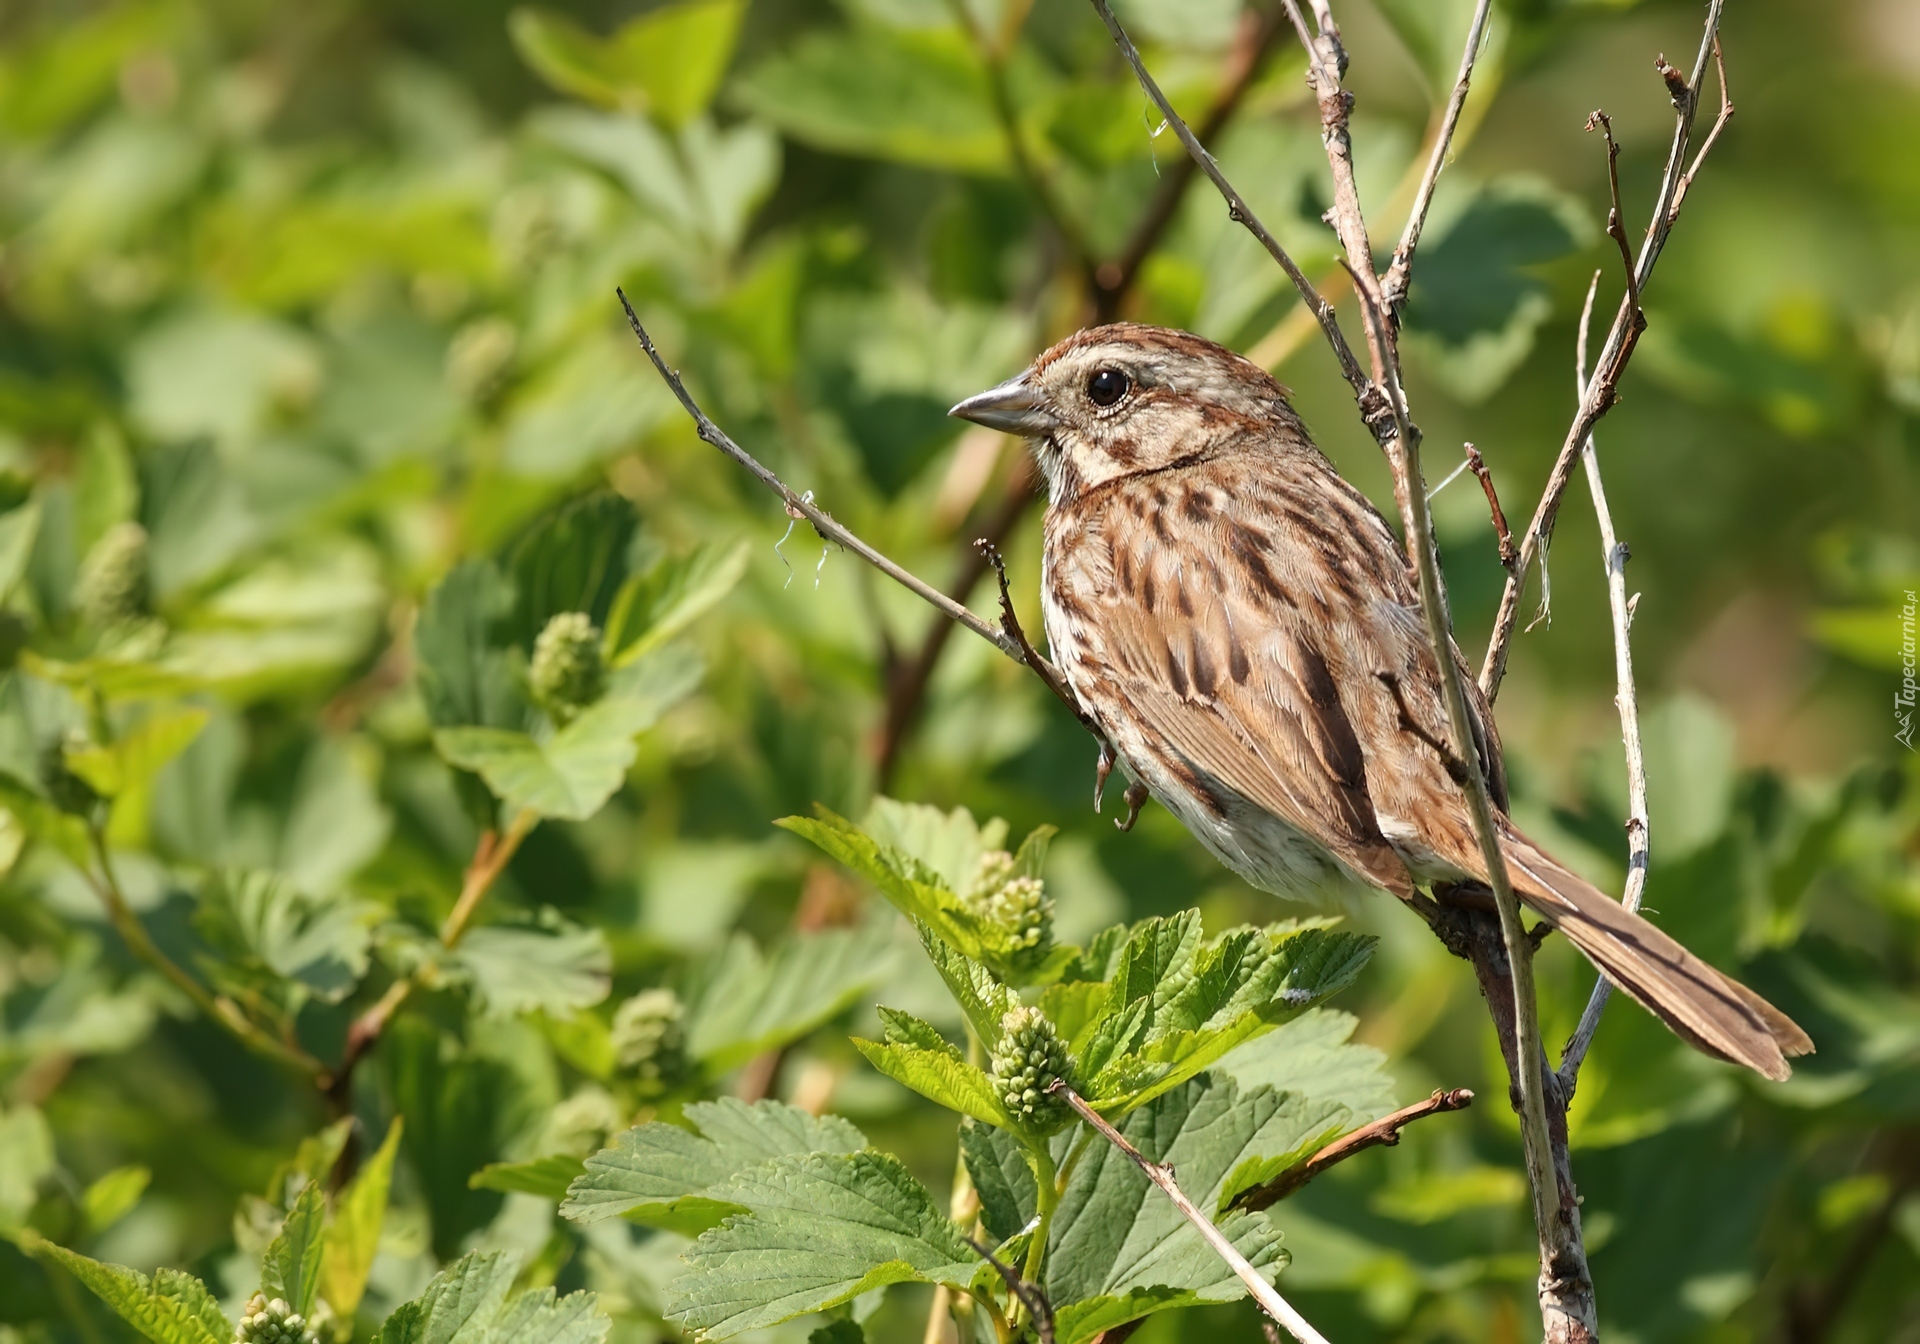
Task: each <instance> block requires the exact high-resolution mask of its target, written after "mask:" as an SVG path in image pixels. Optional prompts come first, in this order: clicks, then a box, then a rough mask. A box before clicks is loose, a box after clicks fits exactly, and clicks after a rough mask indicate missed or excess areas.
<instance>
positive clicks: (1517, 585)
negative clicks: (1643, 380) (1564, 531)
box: [1480, 0, 1732, 700]
mask: <svg viewBox="0 0 1920 1344" xmlns="http://www.w3.org/2000/svg"><path fill="white" fill-rule="evenodd" d="M1724 8H1725V0H1709V3H1708V6H1707V19H1706V27H1705V31H1704V32H1703V33H1702V35H1701V38H1700V52H1699V55H1698V56H1697V57H1696V58H1695V60H1694V64H1693V74H1692V77H1691V78H1690V79H1686V80H1684V81H1678V82H1676V81H1674V80H1668V81H1667V87H1668V90H1669V92H1670V93H1671V94H1672V95H1673V101H1674V109H1675V110H1674V128H1673V142H1672V144H1671V145H1670V146H1669V148H1668V150H1667V163H1666V167H1665V169H1664V170H1663V171H1662V173H1661V177H1660V189H1659V191H1658V192H1657V193H1656V195H1655V199H1654V204H1653V212H1652V222H1651V223H1649V224H1648V226H1647V236H1646V239H1645V241H1644V242H1643V243H1642V244H1641V247H1640V256H1639V259H1638V261H1636V262H1635V263H1634V267H1633V293H1634V294H1635V295H1639V294H1642V293H1645V292H1646V288H1647V282H1648V281H1649V280H1650V279H1651V278H1652V277H1653V268H1654V266H1655V265H1656V264H1657V263H1658V262H1659V260H1660V253H1661V251H1662V250H1663V249H1664V248H1665V246H1666V242H1667V238H1668V236H1669V235H1670V234H1671V233H1672V232H1673V226H1674V223H1675V222H1676V221H1677V220H1678V219H1679V218H1680V199H1681V197H1682V196H1683V195H1684V189H1683V187H1682V185H1681V184H1682V183H1683V182H1688V181H1690V180H1691V174H1692V173H1693V172H1694V171H1695V170H1697V169H1698V168H1699V166H1700V162H1701V159H1702V157H1703V156H1704V155H1705V153H1706V151H1707V150H1708V149H1709V148H1711V147H1712V144H1713V141H1714V140H1715V139H1716V138H1717V136H1718V133H1719V128H1720V127H1721V126H1723V125H1725V123H1726V120H1727V118H1728V117H1730V116H1731V115H1732V104H1731V103H1729V102H1726V101H1725V90H1726V86H1725V84H1724V83H1723V84H1722V85H1721V93H1722V111H1721V116H1720V119H1719V120H1718V121H1716V122H1715V125H1714V131H1713V132H1712V133H1711V134H1709V136H1708V138H1707V140H1706V142H1705V143H1703V144H1702V145H1701V148H1700V154H1698V155H1696V156H1695V157H1694V159H1693V162H1692V165H1691V166H1689V165H1688V160H1687V147H1688V145H1689V143H1690V142H1691V138H1692V133H1693V124H1694V118H1695V113H1696V112H1697V111H1698V110H1699V104H1700V82H1701V80H1702V79H1703V78H1705V76H1706V69H1707V60H1708V58H1709V57H1710V56H1713V55H1714V54H1715V53H1717V52H1718V50H1719V44H1720V36H1719V34H1720V16H1721V11H1722V10H1723V9H1724ZM1662 64H1664V62H1662ZM1636 312H1637V309H1636V308H1635V307H1634V306H1633V305H1631V304H1629V303H1628V302H1627V301H1626V300H1625V299H1624V298H1623V299H1622V300H1621V303H1620V309H1619V311H1618V313H1616V314H1615V316H1614V319H1613V325H1612V326H1611V327H1610V328H1609V329H1608V331H1607V339H1606V341H1605V342H1604V343H1603V344H1602V345H1601V347H1600V354H1599V357H1598V358H1597V359H1596V360H1595V361H1594V368H1593V373H1592V376H1591V377H1590V378H1589V379H1588V380H1587V384H1586V387H1585V389H1584V390H1583V392H1582V394H1581V397H1580V405H1579V409H1578V410H1576V411H1575V412H1574V417H1573V423H1572V424H1571V425H1570V426H1568V428H1567V435H1566V438H1565V439H1563V440H1562V441H1561V444H1560V451H1559V453H1558V455H1557V456H1556V457H1555V458H1554V463H1553V469H1552V470H1551V471H1550V472H1549V473H1548V474H1547V484H1546V488H1545V489H1544V490H1543V491H1541V494H1540V502H1539V504H1538V505H1537V506H1536V507H1535V508H1534V511H1533V517H1532V519H1531V520H1530V521H1529V522H1528V523H1527V530H1526V532H1525V533H1524V534H1523V535H1522V536H1521V538H1520V568H1519V570H1518V572H1517V573H1514V574H1510V575H1509V576H1508V577H1507V583H1506V587H1505V588H1504V589H1503V590H1502V591H1501V594H1500V609H1499V612H1498V614H1497V615H1496V616H1495V617H1494V625H1493V638H1492V639H1491V640H1490V641H1488V644H1487V656H1486V658H1485V660H1484V661H1483V662H1482V664H1481V667H1480V689H1481V690H1482V691H1483V692H1485V694H1486V697H1487V699H1489V700H1492V699H1493V698H1494V697H1496V696H1497V695H1498V694H1499V692H1500V682H1501V679H1502V678H1504V677H1505V676H1506V671H1507V654H1508V653H1509V651H1510V650H1511V648H1512V644H1513V636H1514V631H1515V628H1516V627H1517V626H1518V624H1519V619H1520V596H1521V594H1520V589H1521V586H1522V579H1523V578H1524V577H1525V575H1526V571H1527V569H1528V568H1529V567H1530V566H1531V565H1532V564H1533V563H1534V561H1535V560H1536V559H1538V558H1539V557H1540V556H1541V555H1542V554H1543V553H1544V551H1545V549H1546V543H1547V541H1548V539H1549V538H1550V537H1551V536H1552V534H1553V524H1554V520H1555V518H1557V517H1558V516H1559V513H1560V505H1561V502H1562V501H1563V500H1564V499H1565V498H1566V492H1567V487H1568V485H1569V484H1570V483H1571V482H1572V479H1573V466H1574V463H1575V461H1576V460H1577V459H1578V458H1579V456H1580V453H1581V450H1582V449H1583V448H1584V447H1585V446H1586V442H1587V439H1588V437H1589V436H1590V435H1591V434H1592V433H1593V427H1594V425H1595V424H1596V423H1598V422H1599V420H1600V418H1601V417H1602V416H1604V415H1605V414H1606V413H1607V411H1608V410H1610V409H1611V408H1612V406H1613V404H1614V402H1615V401H1617V400H1618V399H1619V386H1620V379H1621V376H1622V375H1623V374H1625V373H1626V369H1627V362H1628V361H1629V360H1630V359H1631V358H1632V357H1633V350H1634V346H1635V345H1636V344H1637V343H1638V342H1639V339H1640V332H1641V330H1642V328H1643V327H1644V326H1645V321H1644V316H1642V317H1641V320H1639V321H1636V320H1635V316H1636Z"/></svg>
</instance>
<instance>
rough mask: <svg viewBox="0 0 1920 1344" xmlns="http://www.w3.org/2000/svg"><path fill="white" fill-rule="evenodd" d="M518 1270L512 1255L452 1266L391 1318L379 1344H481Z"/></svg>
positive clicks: (472, 1257) (467, 1258)
mask: <svg viewBox="0 0 1920 1344" xmlns="http://www.w3.org/2000/svg"><path fill="white" fill-rule="evenodd" d="M519 1268H520V1262H519V1257H518V1256H516V1255H514V1254H512V1253H511V1252H508V1251H491V1252H485V1253H482V1252H478V1251H476V1252H474V1253H472V1254H469V1255H464V1256H462V1257H461V1258H460V1259H458V1260H456V1261H455V1262H454V1263H453V1264H451V1265H448V1266H447V1267H446V1268H445V1269H443V1270H441V1271H440V1272H439V1273H438V1274H436V1275H434V1277H433V1281H432V1282H431V1283H429V1284H428V1285H427V1289H426V1291H425V1292H423V1293H422V1294H421V1295H420V1296H419V1297H417V1298H415V1299H414V1300H413V1301H412V1302H410V1303H408V1304H407V1305H406V1306H405V1307H402V1308H401V1309H400V1310H399V1311H396V1312H394V1313H393V1315H392V1316H389V1317H388V1318H387V1321H386V1324H384V1325H382V1326H381V1327H380V1335H379V1344H479V1341H481V1340H485V1339H487V1338H489V1337H490V1334H491V1332H490V1331H489V1330H488V1329H487V1326H488V1324H489V1323H490V1322H492V1320H493V1319H494V1318H495V1317H496V1316H498V1315H499V1313H500V1308H501V1307H502V1306H503V1305H504V1304H505V1302H506V1298H507V1290H508V1289H509V1288H511V1287H512V1285H513V1276H514V1274H515V1273H516V1272H518V1270H519Z"/></svg>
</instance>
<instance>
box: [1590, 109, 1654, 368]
mask: <svg viewBox="0 0 1920 1344" xmlns="http://www.w3.org/2000/svg"><path fill="white" fill-rule="evenodd" d="M1595 126H1598V127H1599V128H1600V133H1601V134H1602V135H1604V136H1606V138H1607V196H1608V203H1607V237H1609V238H1611V239H1613V241H1614V242H1615V243H1617V244H1619V246H1620V269H1621V271H1622V273H1623V274H1625V276H1626V278H1627V307H1628V308H1630V309H1633V310H1634V311H1636V312H1637V311H1638V310H1639V308H1640V286H1639V285H1638V284H1636V283H1635V282H1634V276H1633V247H1632V245H1631V244H1629V243H1628V242H1627V226H1626V221H1625V220H1624V218H1623V217H1622V216H1621V214H1620V142H1619V141H1618V140H1615V139H1614V138H1613V118H1611V117H1609V116H1608V115H1607V114H1606V113H1605V112H1603V111H1601V110H1600V109H1599V108H1597V107H1596V108H1594V109H1593V111H1592V112H1590V113H1588V114H1587V130H1588V132H1589V133H1591V132H1592V130H1593V128H1594V127H1595ZM1580 380H1581V381H1580V385H1579V386H1578V387H1577V388H1575V389H1574V390H1575V392H1576V393H1578V392H1584V391H1586V374H1585V373H1582V374H1581V375H1580Z"/></svg>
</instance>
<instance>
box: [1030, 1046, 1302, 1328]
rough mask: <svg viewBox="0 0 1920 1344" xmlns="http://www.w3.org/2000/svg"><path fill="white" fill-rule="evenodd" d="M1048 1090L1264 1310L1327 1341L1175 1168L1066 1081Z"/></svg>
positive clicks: (1283, 1323)
mask: <svg viewBox="0 0 1920 1344" xmlns="http://www.w3.org/2000/svg"><path fill="white" fill-rule="evenodd" d="M1047 1090H1048V1091H1049V1092H1053V1093H1057V1094H1058V1095H1059V1096H1060V1097H1062V1098H1063V1099H1064V1100H1065V1101H1066V1103H1067V1105H1069V1106H1071V1107H1073V1109H1074V1111H1075V1112H1077V1113H1078V1114H1079V1116H1080V1118H1081V1119H1082V1120H1085V1121H1086V1122H1087V1123H1088V1124H1089V1125H1092V1126H1093V1128H1094V1130H1095V1131H1096V1132H1098V1133H1099V1135H1100V1137H1101V1138H1103V1139H1105V1140H1106V1141H1107V1142H1108V1143H1110V1144H1112V1145H1113V1146H1114V1147H1115V1148H1117V1149H1119V1150H1120V1151H1121V1152H1122V1153H1123V1154H1125V1155H1126V1157H1127V1159H1128V1160H1129V1161H1131V1162H1132V1163H1133V1165H1134V1166H1136V1167H1138V1168H1140V1171H1141V1174H1143V1175H1144V1176H1145V1177H1146V1178H1147V1179H1148V1180H1150V1181H1152V1182H1153V1183H1154V1184H1155V1185H1157V1186H1159V1187H1160V1191H1161V1193H1162V1194H1164V1195H1165V1196H1166V1197H1167V1198H1168V1199H1170V1200H1172V1201H1173V1206H1174V1207H1175V1208H1176V1209H1178V1210H1180V1216H1181V1217H1183V1218H1185V1219H1186V1220H1187V1221H1188V1222H1189V1223H1191V1224H1193V1229H1194V1231H1196V1232H1198V1233H1199V1234H1200V1237H1201V1239H1202V1240H1203V1241H1205V1242H1206V1243H1207V1245H1209V1246H1211V1247H1212V1248H1213V1253H1214V1254H1215V1255H1217V1256H1219V1257H1220V1258H1221V1259H1222V1260H1224V1261H1226V1262H1227V1265H1228V1267H1229V1268H1231V1269H1232V1270H1233V1272H1234V1276H1235V1277H1236V1278H1238V1279H1239V1280H1240V1282H1242V1283H1244V1284H1246V1285H1247V1291H1248V1292H1250V1293H1252V1294H1253V1300H1254V1301H1255V1302H1258V1303H1259V1304H1260V1309H1261V1310H1262V1311H1264V1312H1266V1313H1267V1315H1269V1316H1271V1317H1272V1318H1273V1319H1274V1320H1276V1321H1278V1322H1279V1323H1280V1324H1281V1325H1283V1326H1285V1327H1286V1330H1287V1333H1288V1334H1290V1335H1292V1336H1293V1337H1294V1338H1295V1339H1296V1340H1298V1341H1299V1344H1327V1340H1326V1337H1325V1336H1324V1335H1322V1334H1321V1333H1320V1332H1319V1331H1318V1330H1315V1329H1314V1328H1313V1327H1312V1326H1311V1325H1309V1324H1308V1323H1307V1319H1306V1317H1304V1316H1302V1315H1301V1314H1300V1313H1299V1312H1297V1311H1295V1310H1294V1309H1293V1307H1292V1306H1291V1305H1290V1304H1289V1303H1288V1302H1287V1299H1286V1298H1284V1297H1282V1296H1280V1294H1279V1293H1278V1292H1277V1291H1275V1289H1274V1286H1273V1285H1272V1284H1271V1283H1269V1282H1267V1280H1266V1279H1265V1278H1263V1277H1262V1276H1261V1274H1260V1271H1259V1270H1257V1269H1255V1268H1254V1267H1253V1265H1252V1264H1251V1263H1249V1262H1248V1260H1247V1257H1246V1256H1244V1255H1242V1254H1240V1252H1239V1250H1238V1249H1237V1248H1236V1247H1235V1246H1234V1244H1233V1243H1232V1242H1231V1241H1228V1240H1227V1238H1226V1234H1225V1233H1223V1232H1221V1230H1220V1229H1219V1228H1217V1227H1215V1226H1214V1225H1213V1221H1212V1220H1211V1219H1209V1218H1208V1217H1207V1215H1206V1214H1204V1213H1202V1212H1200V1210H1199V1209H1197V1208H1196V1207H1194V1203H1193V1201H1192V1200H1190V1199H1188V1198H1187V1196H1186V1194H1185V1193H1184V1192H1183V1191H1182V1190H1181V1189H1180V1187H1179V1185H1178V1184H1177V1183H1176V1182H1175V1181H1174V1179H1173V1169H1172V1168H1171V1167H1169V1166H1167V1165H1166V1164H1165V1163H1163V1162H1155V1161H1153V1160H1152V1159H1150V1158H1148V1157H1147V1155H1146V1154H1145V1153H1142V1152H1141V1151H1140V1150H1139V1149H1138V1148H1135V1147H1134V1146H1133V1145H1132V1144H1131V1143H1128V1142H1127V1139H1126V1136H1125V1135H1124V1134H1122V1133H1121V1132H1120V1131H1119V1130H1117V1129H1115V1128H1114V1127H1113V1126H1112V1125H1110V1124H1108V1123H1107V1121H1106V1119H1105V1117H1103V1116H1102V1115H1101V1114H1100V1112H1098V1111H1096V1110H1094V1109H1093V1107H1091V1106H1089V1105H1088V1104H1087V1102H1086V1098H1084V1097H1082V1096H1081V1095H1080V1094H1079V1093H1078V1092H1075V1091H1074V1090H1073V1089H1072V1088H1070V1087H1068V1086H1067V1085H1066V1083H1064V1082H1055V1083H1054V1084H1053V1086H1051V1087H1049V1088H1048V1089H1047Z"/></svg>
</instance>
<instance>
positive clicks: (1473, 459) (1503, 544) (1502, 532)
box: [1467, 444, 1520, 574]
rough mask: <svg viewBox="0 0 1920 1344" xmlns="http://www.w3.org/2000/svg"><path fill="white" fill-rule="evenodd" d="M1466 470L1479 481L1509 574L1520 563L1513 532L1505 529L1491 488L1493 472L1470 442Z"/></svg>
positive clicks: (1495, 495)
mask: <svg viewBox="0 0 1920 1344" xmlns="http://www.w3.org/2000/svg"><path fill="white" fill-rule="evenodd" d="M1467 470H1469V471H1471V472H1472V473H1473V475H1474V479H1475V480H1477V481H1479V482H1480V490H1481V492H1482V493H1483V494H1485V495H1486V497H1487V512H1488V513H1490V514H1492V515H1493V535H1494V539H1495V540H1496V541H1497V542H1498V543H1499V545H1500V564H1501V566H1502V567H1503V568H1505V569H1506V571H1507V572H1508V573H1509V574H1511V573H1512V572H1513V568H1514V566H1515V565H1517V564H1519V563H1520V552H1519V551H1518V550H1516V549H1515V548H1514V544H1513V533H1512V532H1510V531H1508V530H1507V515H1506V511H1505V510H1503V509H1502V508H1501V507H1500V494H1499V492H1498V491H1496V490H1495V489H1494V488H1493V473H1492V472H1491V471H1488V470H1487V460H1486V459H1485V458H1484V457H1482V456H1480V450H1479V449H1478V448H1476V447H1474V446H1473V445H1472V444H1468V445H1467Z"/></svg>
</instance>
